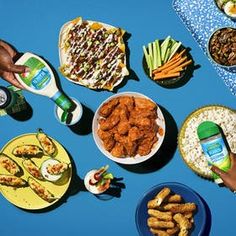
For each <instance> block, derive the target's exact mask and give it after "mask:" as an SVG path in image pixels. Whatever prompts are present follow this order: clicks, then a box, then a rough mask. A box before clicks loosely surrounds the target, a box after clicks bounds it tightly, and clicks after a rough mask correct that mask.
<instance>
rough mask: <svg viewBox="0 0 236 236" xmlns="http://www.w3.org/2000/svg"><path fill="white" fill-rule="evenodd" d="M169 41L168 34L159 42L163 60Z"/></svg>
mask: <svg viewBox="0 0 236 236" xmlns="http://www.w3.org/2000/svg"><path fill="white" fill-rule="evenodd" d="M169 42H170V36H168V37H167V38H166V39H165V40H164V42H163V43H162V44H161V60H162V61H164V59H165V56H166V51H167V49H168V47H169Z"/></svg>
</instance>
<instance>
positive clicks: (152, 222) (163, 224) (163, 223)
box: [147, 217, 175, 229]
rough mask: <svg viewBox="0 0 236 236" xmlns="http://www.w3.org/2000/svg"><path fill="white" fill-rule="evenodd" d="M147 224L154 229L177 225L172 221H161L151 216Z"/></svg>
mask: <svg viewBox="0 0 236 236" xmlns="http://www.w3.org/2000/svg"><path fill="white" fill-rule="evenodd" d="M147 224H148V226H149V227H150V228H154V229H171V228H174V227H175V224H174V223H173V222H172V221H161V220H158V219H157V218H155V217H149V218H148V220H147Z"/></svg>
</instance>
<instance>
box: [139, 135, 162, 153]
mask: <svg viewBox="0 0 236 236" xmlns="http://www.w3.org/2000/svg"><path fill="white" fill-rule="evenodd" d="M157 141H158V138H157V137H156V136H155V137H153V138H145V139H142V140H141V141H140V142H139V146H138V150H137V153H138V154H139V155H140V156H145V155H147V154H149V153H150V152H151V150H152V147H153V145H154V144H155V143H156V142H157Z"/></svg>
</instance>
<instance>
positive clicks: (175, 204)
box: [160, 203, 180, 212]
mask: <svg viewBox="0 0 236 236" xmlns="http://www.w3.org/2000/svg"><path fill="white" fill-rule="evenodd" d="M178 205H180V204H178V203H167V204H166V205H163V206H160V209H161V210H163V211H170V210H171V209H172V208H173V207H175V206H178ZM171 212H172V211H171Z"/></svg>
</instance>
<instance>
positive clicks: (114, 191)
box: [95, 177, 126, 201]
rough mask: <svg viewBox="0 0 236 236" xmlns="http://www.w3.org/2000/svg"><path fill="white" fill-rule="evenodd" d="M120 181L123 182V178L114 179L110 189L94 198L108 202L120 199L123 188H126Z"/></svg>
mask: <svg viewBox="0 0 236 236" xmlns="http://www.w3.org/2000/svg"><path fill="white" fill-rule="evenodd" d="M122 180H123V178H116V177H115V178H114V179H113V180H112V181H111V185H110V188H109V189H108V190H107V191H106V192H104V193H103V194H98V195H95V196H96V197H97V198H98V199H99V200H103V201H108V200H110V199H112V198H114V197H116V198H120V197H121V192H122V189H125V187H126V186H125V184H124V183H122V182H121V181H122Z"/></svg>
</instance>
